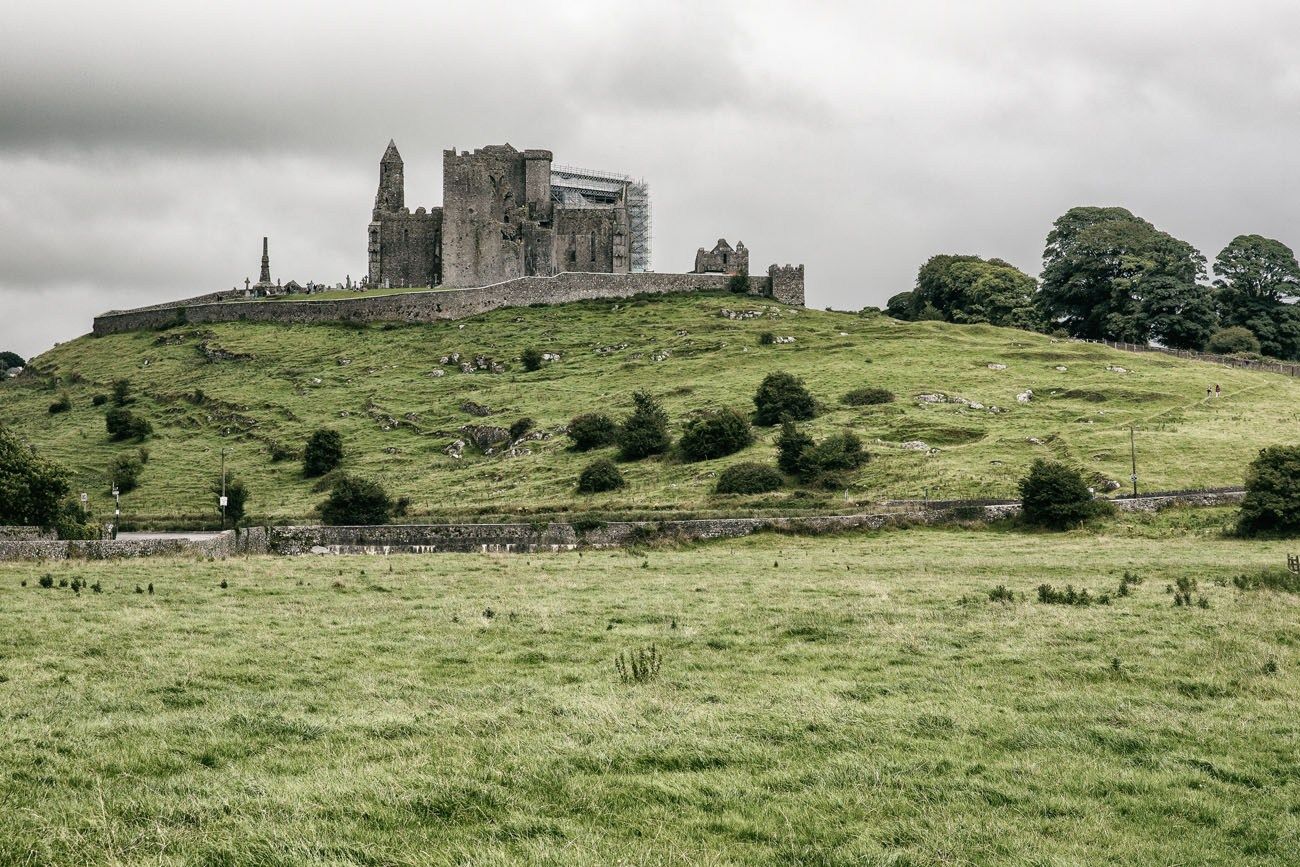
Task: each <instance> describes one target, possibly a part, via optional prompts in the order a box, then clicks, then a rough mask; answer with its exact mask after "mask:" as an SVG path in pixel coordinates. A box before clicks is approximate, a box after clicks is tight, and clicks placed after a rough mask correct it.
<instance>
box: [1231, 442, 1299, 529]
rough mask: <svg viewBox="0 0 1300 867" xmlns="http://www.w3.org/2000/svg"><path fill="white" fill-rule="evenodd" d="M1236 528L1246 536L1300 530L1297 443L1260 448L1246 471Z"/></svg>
mask: <svg viewBox="0 0 1300 867" xmlns="http://www.w3.org/2000/svg"><path fill="white" fill-rule="evenodd" d="M1237 530H1238V532H1240V533H1241V534H1242V535H1246V536H1253V535H1256V534H1258V533H1281V534H1284V535H1292V534H1296V533H1300V446H1269V447H1267V448H1264V449H1260V452H1259V455H1258V456H1257V457H1256V458H1255V460H1254V461H1252V462H1251V464H1250V468H1249V469H1248V470H1247V471H1246V497H1245V499H1243V500H1242V501H1241V511H1240V512H1239V513H1238V515H1237Z"/></svg>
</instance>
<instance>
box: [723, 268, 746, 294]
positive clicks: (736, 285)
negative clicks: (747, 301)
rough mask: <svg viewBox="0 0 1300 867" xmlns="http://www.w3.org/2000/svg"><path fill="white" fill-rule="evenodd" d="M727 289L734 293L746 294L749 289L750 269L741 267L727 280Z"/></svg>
mask: <svg viewBox="0 0 1300 867" xmlns="http://www.w3.org/2000/svg"><path fill="white" fill-rule="evenodd" d="M727 291H728V292H730V293H732V294H733V295H744V294H745V293H746V292H748V291H749V269H748V268H741V269H740V271H738V272H737V273H735V274H732V275H731V279H730V280H728V281H727Z"/></svg>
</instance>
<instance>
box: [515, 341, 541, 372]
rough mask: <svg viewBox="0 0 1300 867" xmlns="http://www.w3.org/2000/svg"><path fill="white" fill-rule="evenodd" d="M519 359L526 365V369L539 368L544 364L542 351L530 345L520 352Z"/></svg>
mask: <svg viewBox="0 0 1300 867" xmlns="http://www.w3.org/2000/svg"><path fill="white" fill-rule="evenodd" d="M519 361H520V362H521V363H522V364H523V365H524V370H527V371H533V370H539V369H541V366H542V351H541V350H540V349H537V348H536V347H534V346H530V347H528V348H527V349H525V350H524V351H523V352H522V353H521V354H520V356H519Z"/></svg>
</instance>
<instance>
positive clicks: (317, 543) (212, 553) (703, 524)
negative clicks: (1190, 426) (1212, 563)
mask: <svg viewBox="0 0 1300 867" xmlns="http://www.w3.org/2000/svg"><path fill="white" fill-rule="evenodd" d="M1242 496H1243V493H1242V492H1240V491H1235V492H1227V493H1200V494H1177V495H1172V496H1156V497H1140V498H1138V499H1131V500H1114V501H1112V502H1114V504H1115V507H1116V508H1117V509H1120V510H1121V511H1129V512H1156V511H1159V510H1161V509H1164V508H1168V507H1169V506H1178V505H1181V506H1219V505H1225V504H1229V503H1236V502H1240V501H1241V498H1242ZM974 508H975V509H978V510H979V511H978V513H976V514H975V515H974V516H972V513H971V511H970V510H964V509H931V510H916V511H906V512H897V513H892V514H862V515H815V516H807V517H793V518H704V519H697V520H686V521H611V522H609V523H606V524H601V525H599V526H596V527H593V528H591V529H587V530H583V531H579V530H578V529H576V528H575V527H574V526H573V525H572V524H567V523H549V524H547V525H546V526H544V527H538V526H534V525H533V524H411V525H400V524H387V525H377V526H372V527H251V528H249V529H246V530H239V531H234V530H227V531H226V532H224V533H222V534H220V535H219V536H217V537H216V538H213V539H207V540H202V541H189V540H183V539H144V540H124V541H116V542H114V541H103V542H60V541H47V540H29V541H15V542H4V541H0V561H4V560H72V559H81V560H106V559H112V558H121V557H150V556H163V555H172V556H197V557H217V558H222V557H228V556H231V555H242V554H251V555H257V554H281V555H289V556H293V555H298V554H311V553H317V554H321V553H326V554H399V553H400V554H432V553H448V552H452V553H535V552H542V551H568V550H572V549H574V548H579V547H583V548H616V547H620V546H623V545H628V544H634V543H636V542H639V541H647V540H649V539H659V538H668V539H678V540H681V541H695V540H702V539H723V538H735V537H739V536H749V535H751V534H753V533H756V532H759V531H760V530H777V531H783V532H789V533H832V532H840V531H845V530H878V529H880V528H881V527H886V526H892V525H899V524H941V523H945V522H949V521H953V520H955V519H959V518H960V519H963V520H985V521H995V520H999V519H1001V518H1007V517H1011V516H1014V515H1017V514H1019V512H1020V506H1019V504H1017V503H1010V504H1002V505H993V506H976V507H974ZM313 549H315V550H313Z"/></svg>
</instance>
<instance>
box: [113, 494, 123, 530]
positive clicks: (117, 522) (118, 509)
mask: <svg viewBox="0 0 1300 867" xmlns="http://www.w3.org/2000/svg"><path fill="white" fill-rule="evenodd" d="M121 526H122V498H121V496H120V494H119V492H118V490H117V482H114V483H113V538H114V539H116V538H117V531H118V528H119V527H121Z"/></svg>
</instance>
